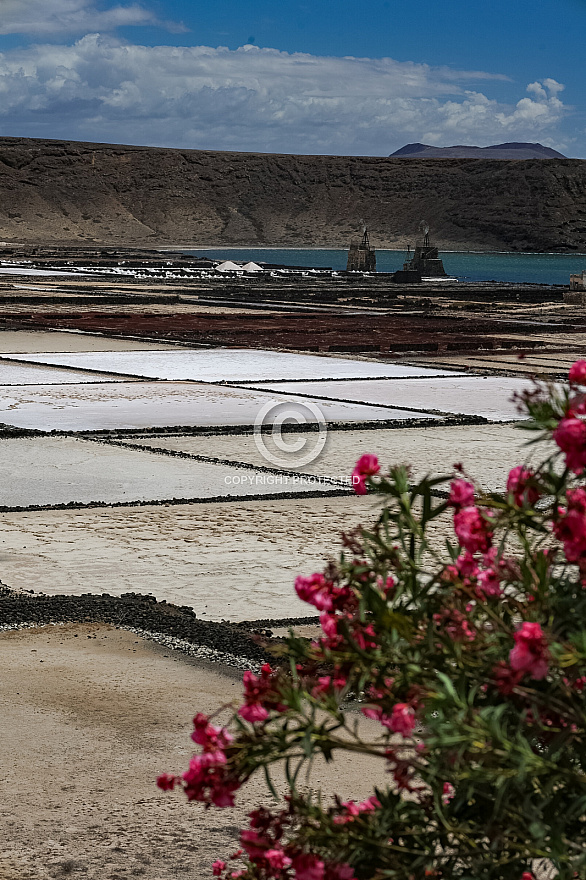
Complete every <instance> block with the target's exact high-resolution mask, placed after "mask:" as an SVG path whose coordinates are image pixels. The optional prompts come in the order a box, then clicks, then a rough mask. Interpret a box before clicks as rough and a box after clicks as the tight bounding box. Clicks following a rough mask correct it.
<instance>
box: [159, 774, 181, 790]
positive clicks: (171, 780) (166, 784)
mask: <svg viewBox="0 0 586 880" xmlns="http://www.w3.org/2000/svg"><path fill="white" fill-rule="evenodd" d="M180 781H181V780H180V779H179V777H178V776H173V775H172V774H171V773H161V775H160V776H157V785H158V786H159V788H160V789H162V790H163V791H173V789H174V788H175V786H176V785H177V783H178V782H180Z"/></svg>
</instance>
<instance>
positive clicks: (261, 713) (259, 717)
mask: <svg viewBox="0 0 586 880" xmlns="http://www.w3.org/2000/svg"><path fill="white" fill-rule="evenodd" d="M238 714H239V715H240V717H241V718H244V720H245V721H249V722H250V724H257V723H259V722H261V721H266V720H267V718H268V717H269V713H268V712H267V710H266V709H265V708H264V707H263V706H261V705H259V703H252V704H251V705H250V706H247V705H246V704H244V705H243V706H240V708H239V709H238Z"/></svg>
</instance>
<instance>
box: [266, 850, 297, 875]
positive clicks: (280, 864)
mask: <svg viewBox="0 0 586 880" xmlns="http://www.w3.org/2000/svg"><path fill="white" fill-rule="evenodd" d="M265 859H266V860H267V862H268V863H269V865H270V866H271V868H272V869H273V870H274V871H282V870H283V869H284V868H288V867H289V866H290V864H291V859H290V858H289V856H286V855H285V853H284V852H283V850H282V849H268V850H267V851H266V852H265Z"/></svg>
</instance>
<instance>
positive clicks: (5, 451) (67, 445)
mask: <svg viewBox="0 0 586 880" xmlns="http://www.w3.org/2000/svg"><path fill="white" fill-rule="evenodd" d="M208 442H209V443H210V446H212V444H213V441H209V440H208ZM0 452H1V455H0V480H1V482H2V499H1V506H3V507H29V506H37V505H40V506H43V505H60V504H70V503H76V504H90V503H92V502H97V503H100V502H101V503H105V504H115V503H119V502H134V501H168V500H171V499H175V500H191V499H196V500H206V499H217V498H225V499H226V500H228V499H230V498H246V497H250V496H256V497H258V496H264V495H275V494H276V495H279V494H283V493H289V492H305V491H314V490H315V489H316V484H315V481H312V480H308V479H302V478H298V479H296V480H294V481H293V480H291V479H290V480H287V479H286V475H283V477H282V479H279V480H276V479H275V478H274V477H275V475H274V474H269V473H263V472H261V471H257V470H253V469H249V468H242V467H238V466H237V465H234V466H231V465H225V464H213V463H211V462H201V461H193V460H191V461H190V460H189V459H184V458H176V457H172V456H169V455H157V454H156V453H155V452H149V451H146V450H138V449H126V448H124V447H118V446H113V445H109V444H106V443H97V442H93V441H91V440H80V439H76V438H73V437H58V438H57V437H35V438H31V439H28V438H18V439H2V440H0ZM271 478H272V479H271ZM333 488H334V487H328V486H327V485H326V484H321V483H320V485H319V489H320V491H321V490H323V491H330V490H332V489H333Z"/></svg>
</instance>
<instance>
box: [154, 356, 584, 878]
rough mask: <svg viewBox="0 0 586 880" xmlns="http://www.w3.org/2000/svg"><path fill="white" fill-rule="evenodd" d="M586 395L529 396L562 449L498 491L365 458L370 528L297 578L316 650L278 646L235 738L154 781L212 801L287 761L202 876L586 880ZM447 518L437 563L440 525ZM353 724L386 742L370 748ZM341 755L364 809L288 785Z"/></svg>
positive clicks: (578, 377) (514, 474)
mask: <svg viewBox="0 0 586 880" xmlns="http://www.w3.org/2000/svg"><path fill="white" fill-rule="evenodd" d="M585 392H586V362H584V361H579V362H578V363H577V364H574V366H573V367H572V370H571V372H570V382H569V385H568V386H567V387H565V388H560V387H559V386H558V387H554V386H543V385H542V386H536V389H535V391H533V392H531V393H530V394H527V395H525V398H524V401H523V405H524V406H525V408H526V410H527V414H528V415H529V417H530V418H529V419H528V420H527V421H526V422H524V423H523V426H524V427H526V428H528V429H532V430H533V431H534V432H537V433H536V435H535V441H533V442H536V441H538V440H543V439H548V440H549V441H552V440H553V444H551V442H550V443H549V445H548V447H547V452H548V454H547V457H546V458H545V460H544V461H543V462H542V463H540V464H539V466H536V467H533V468H531V467H529V466H527V465H520V466H518V467H516V468H514V469H513V470H512V471H511V472H510V474H509V477H508V480H507V484H506V488H505V490H504V492H503V493H502V494H496V493H488V494H487V493H482V492H480V491H479V490H478V489H477V487H475V485H474V484H473V483H472V482H470V481H469V480H468V479H465V478H464V476H463V475H462V473H461V468H459V470H458V466H456V468H457V470H458V473H457V475H456V476H455V477H453V478H450V477H449V476H448V477H445V478H437V479H431V478H428V477H426V478H424V479H421V480H418V481H413V480H412V479H411V477H410V474H409V471H408V469H406V468H404V467H393V468H391V470H390V472H389V473H388V474H386V475H382V474H381V471H380V467H379V464H378V461H377V459H376V457H375V456H372V455H367V456H363V457H362V458H361V459H360V460H359V461H358V463H357V465H356V468H355V470H354V474H353V481H354V485H355V488H356V491H357V492H358V493H359V494H363V493H364V492H365V491H367V490H368V491H369V492H371V493H377V494H378V495H380V496H381V498H382V500H383V506H382V510H381V513H380V516H379V517H378V520H377V522H376V524H375V525H374V527H373V528H372V529H370V530H365V529H363V530H361V531H360V532H359V533H356V534H353V535H351V536H345V538H344V551H343V553H342V555H341V556H340V559H339V562H338V563H337V564H335V565H334V564H331V565H329V566H328V568H327V569H326V571H325V572H324V573H323V574H312V575H310V576H309V577H299V578H297V581H296V583H295V589H296V591H297V593H298V595H299V596H300V597H301V598H302V599H303V600H304V601H306V602H308V603H309V604H310V605H313V606H314V607H315V608H316V609H317V610H318V611H319V612H320V622H321V630H322V634H321V636H320V637H319V638H317V639H316V640H314V641H312V642H308V641H307V640H304V639H301V638H298V637H295V636H294V635H293V634H291V635H290V637H289V639H288V642H287V655H286V660H287V663H288V666H286V665H283V663H281V665H280V666H277V668H275V669H273V668H271V666H269V665H268V664H267V665H265V666H263V668H262V670H261V671H260V674H258V675H257V674H254V673H252V672H247V673H246V674H245V676H244V688H245V692H244V702H243V705H242V706H241V707H240V708H239V709H238V710H237V711H236V712H235V713H234V714H233V716H232V718H231V720H230V722H229V724H228V727H229V728H230V731H228V729H227V728H226V727H217V726H215V725H214V724H212V721H211V719H210V718H208V717H207V716H205V715H201V714H199V715H196V717H195V719H194V727H195V730H194V733H193V734H192V738H193V739H194V740H195V742H196V743H197V744H198V745H199V746H200V747H201V751H200V752H199V753H198V754H197V755H196V756H195V757H194V758H193V759H192V761H191V764H190V766H189V769H188V770H187V771H186V772H185V773H184V774H183V775H182V776H169V775H164V776H162V777H160V779H159V785H160V786H161V787H162V788H165V789H170V788H173V787H174V786H180V787H181V788H183V790H184V791H185V794H186V795H187V797H188V798H189V799H190V800H198V801H202V802H203V803H204V804H206V805H210V804H214V805H216V806H218V807H225V806H230V805H232V804H233V803H234V796H235V792H237V790H238V789H239V788H240V787H241V786H242V785H243V784H244V783H245V782H246V781H247V780H248V779H249V778H250V776H251V775H252V774H253V773H255V772H257V771H264V773H265V775H266V779H267V781H268V784H269V787H270V788H271V790H272V792H273V795H274V796H275V797H277V793H276V792H275V790H274V786H273V785H272V782H271V775H270V771H271V767H272V766H273V765H275V764H277V763H279V764H281V765H282V766H283V767H284V772H285V777H286V780H287V783H288V793H287V795H286V797H285V799H284V801H282V802H281V806H280V807H279V808H275V807H273V808H271V809H268V808H264V807H259V808H258V809H256V810H254V811H253V812H252V813H250V826H249V827H248V828H247V829H245V830H243V831H242V832H241V847H242V849H241V850H240V851H239V852H238V853H236V854H235V855H234V856H233V857H231V858H232V859H234V860H233V861H232V860H229V861H228V862H224V861H217V862H216V863H215V865H214V866H213V874H214V875H215V876H218V877H224V878H230V880H235V878H239V877H241V878H245V880H252V878H256V880H269V878H277V880H278V878H281V880H289V878H291V880H354V878H356V880H363V878H364V880H367V878H368V880H374V878H376V880H379V878H380V880H382V878H399V880H419V878H425V877H441V878H445V880H456V878H459V880H532V878H539V877H542V876H547V877H556V878H560V880H566V878H567V880H569V878H574V877H579V878H585V877H586V489H585V488H583V487H582V486H581V484H580V481H581V479H582V478H583V474H584V468H585V467H586V424H585V423H584V421H583V420H582V416H583V415H584V413H585V412H586V405H585V399H586V393H585ZM450 480H451V483H450ZM448 483H450V485H449V486H448ZM450 520H452V525H453V533H454V537H453V538H452V539H450V540H447V541H446V544H445V548H444V549H443V550H442V549H441V548H440V546H439V540H438V537H437V531H438V530H437V528H436V526H437V525H440V526H441V524H442V523H443V524H444V526H445V527H446V528H447V527H448V526H449V524H450ZM434 533H435V537H434ZM358 713H362V715H364V716H366V717H367V718H369V719H373V720H374V721H375V722H376V725H377V727H376V729H377V730H378V731H379V733H378V735H377V736H374V737H372V736H369V737H368V738H365V736H364V734H363V730H364V725H360V724H357V723H356V721H357V718H358V717H359V715H358ZM368 729H369V730H370V729H372V726H370V727H369V728H368ZM353 753H354V754H355V753H361V754H366V755H371V756H372V757H373V760H377V761H380V765H381V772H380V773H377V774H376V778H377V780H380V784H379V785H378V786H377V787H376V788H374V790H373V793H372V796H371V797H369V798H368V799H367V800H365V801H364V802H362V803H356V802H354V801H346V802H344V801H342V800H341V799H340V798H334V799H333V800H332V801H331V802H326V801H324V799H323V798H321V797H320V796H319V794H318V793H311V792H309V793H308V791H307V790H306V789H305V788H304V789H303V790H301V789H300V787H299V786H298V780H299V779H300V773H301V771H302V769H303V768H304V766H305V765H306V764H307V762H310V761H311V760H312V758H313V757H315V756H316V755H321V756H323V757H324V758H325V759H326V761H332V760H339V759H341V760H344V756H345V755H352V754H353ZM383 771H386V776H385V774H384V772H383Z"/></svg>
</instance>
